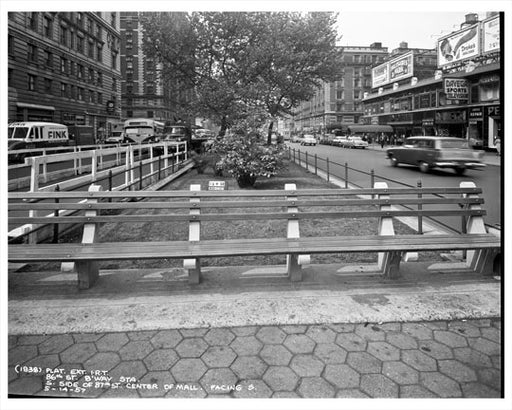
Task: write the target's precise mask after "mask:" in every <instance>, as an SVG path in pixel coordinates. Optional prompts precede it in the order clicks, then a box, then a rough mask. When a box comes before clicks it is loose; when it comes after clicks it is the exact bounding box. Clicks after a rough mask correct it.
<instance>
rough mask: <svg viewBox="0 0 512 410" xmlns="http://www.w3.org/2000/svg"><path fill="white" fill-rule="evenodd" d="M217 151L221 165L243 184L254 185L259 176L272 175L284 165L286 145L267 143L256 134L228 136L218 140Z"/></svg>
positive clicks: (215, 149) (214, 148)
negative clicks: (284, 146)
mask: <svg viewBox="0 0 512 410" xmlns="http://www.w3.org/2000/svg"><path fill="white" fill-rule="evenodd" d="M213 150H214V152H216V153H218V154H219V155H220V161H219V162H218V165H219V167H220V168H222V170H223V171H225V172H227V173H229V174H230V175H232V176H233V177H234V178H235V179H236V180H237V181H238V183H239V185H240V186H241V187H242V185H244V186H250V185H254V182H256V178H257V177H267V178H270V177H271V176H273V175H276V174H277V172H278V171H279V170H280V169H282V168H283V167H284V153H285V150H284V148H283V146H282V145H265V144H264V143H263V142H262V139H261V138H259V136H258V135H255V134H253V135H246V136H238V135H231V136H226V137H224V138H223V139H222V140H220V141H216V142H215V144H214V146H213Z"/></svg>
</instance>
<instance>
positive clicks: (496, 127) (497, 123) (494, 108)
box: [484, 105, 503, 148]
mask: <svg viewBox="0 0 512 410" xmlns="http://www.w3.org/2000/svg"><path fill="white" fill-rule="evenodd" d="M485 114H486V115H485V122H484V127H485V129H486V131H487V138H486V141H485V142H486V144H485V145H486V146H487V147H489V148H496V144H495V141H496V138H497V137H499V138H500V139H503V134H502V132H501V130H502V125H501V124H502V123H501V109H500V106H499V105H491V106H489V107H485Z"/></svg>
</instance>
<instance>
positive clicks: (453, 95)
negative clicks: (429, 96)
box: [444, 78, 469, 100]
mask: <svg viewBox="0 0 512 410" xmlns="http://www.w3.org/2000/svg"><path fill="white" fill-rule="evenodd" d="M444 93H445V94H446V99H448V100H467V99H468V98H469V87H468V81H467V80H464V79H461V78H445V79H444Z"/></svg>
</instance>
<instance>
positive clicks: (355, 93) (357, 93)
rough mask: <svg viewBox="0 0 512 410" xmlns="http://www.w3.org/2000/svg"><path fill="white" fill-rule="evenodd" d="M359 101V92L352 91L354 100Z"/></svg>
mask: <svg viewBox="0 0 512 410" xmlns="http://www.w3.org/2000/svg"><path fill="white" fill-rule="evenodd" d="M357 99H359V90H354V100H357Z"/></svg>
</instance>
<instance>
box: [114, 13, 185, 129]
mask: <svg viewBox="0 0 512 410" xmlns="http://www.w3.org/2000/svg"><path fill="white" fill-rule="evenodd" d="M143 18H144V13H141V12H121V72H122V76H123V80H122V115H123V118H138V117H142V118H154V119H156V120H161V121H174V117H175V115H176V114H175V112H174V110H173V109H172V104H171V102H170V96H171V94H170V92H171V89H170V87H169V86H168V84H167V83H166V82H165V81H164V79H163V77H162V66H161V64H159V63H158V62H156V61H155V60H154V59H152V58H149V57H147V56H146V54H145V53H144V50H143V41H144V28H143V24H142V19H143Z"/></svg>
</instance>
